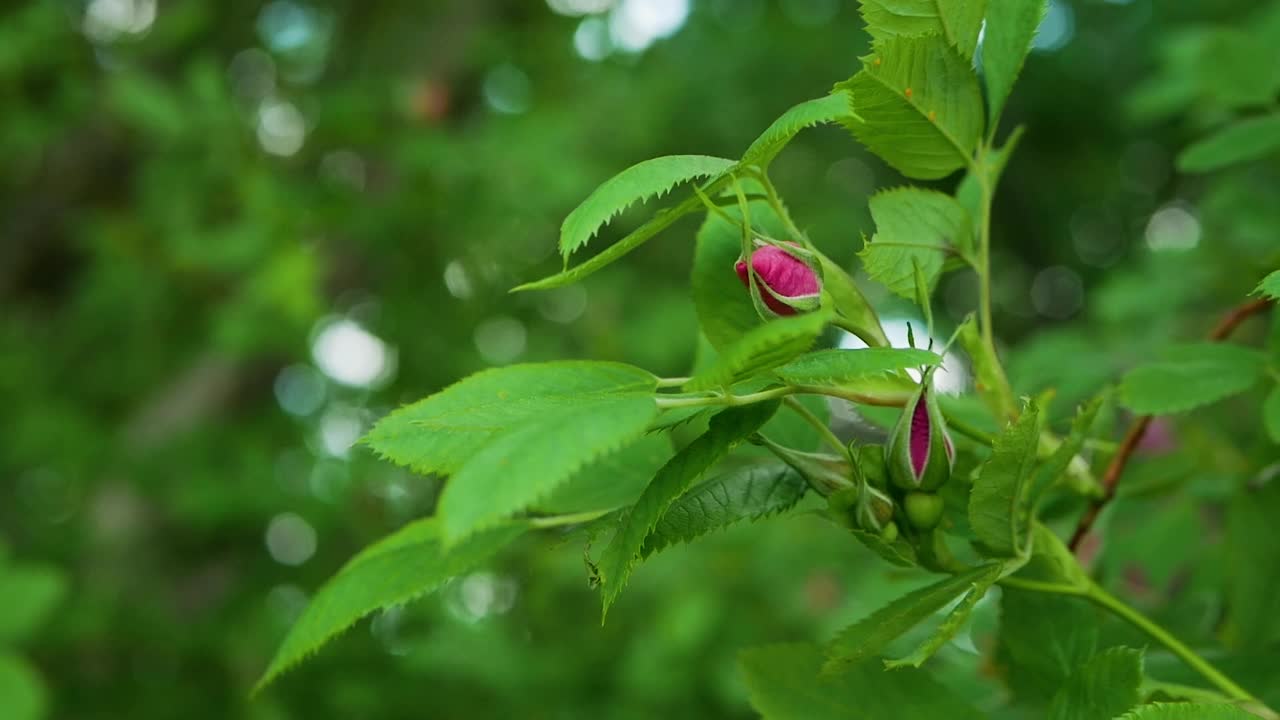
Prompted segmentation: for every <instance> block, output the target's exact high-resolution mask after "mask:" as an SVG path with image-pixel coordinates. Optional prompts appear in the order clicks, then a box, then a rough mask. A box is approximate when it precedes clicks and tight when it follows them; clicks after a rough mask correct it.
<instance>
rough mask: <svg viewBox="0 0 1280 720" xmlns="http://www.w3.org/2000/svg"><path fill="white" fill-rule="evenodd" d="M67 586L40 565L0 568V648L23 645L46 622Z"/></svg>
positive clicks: (58, 573) (46, 567) (53, 569)
mask: <svg viewBox="0 0 1280 720" xmlns="http://www.w3.org/2000/svg"><path fill="white" fill-rule="evenodd" d="M66 590H67V583H66V579H65V578H64V577H63V575H62V573H61V572H59V571H58V570H57V569H56V568H53V567H48V566H43V565H8V566H5V565H0V598H4V601H3V604H4V611H3V612H0V645H6V644H11V643H18V642H22V641H24V640H26V639H28V638H30V637H31V636H32V634H33V633H35V631H36V630H38V629H39V628H40V625H41V624H43V623H44V621H45V620H46V619H48V617H49V615H50V614H51V613H52V612H53V611H54V610H55V609H56V608H57V606H58V603H59V602H61V601H62V597H63V595H65V594H66Z"/></svg>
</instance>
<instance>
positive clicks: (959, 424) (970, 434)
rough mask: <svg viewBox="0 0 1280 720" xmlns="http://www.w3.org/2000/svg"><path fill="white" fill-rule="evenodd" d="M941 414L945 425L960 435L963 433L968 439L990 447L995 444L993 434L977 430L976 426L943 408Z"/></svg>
mask: <svg viewBox="0 0 1280 720" xmlns="http://www.w3.org/2000/svg"><path fill="white" fill-rule="evenodd" d="M942 415H943V417H945V418H946V419H947V427H949V428H951V429H952V430H955V431H956V432H958V433H960V434H961V435H964V436H965V437H967V438H969V439H970V440H974V441H976V442H978V443H981V444H982V445H986V446H987V447H991V446H992V445H994V444H995V441H996V439H995V436H993V435H992V434H991V433H988V432H984V431H982V430H979V429H978V428H976V427H974V426H972V425H970V424H969V423H967V422H965V421H963V420H961V419H959V418H957V417H956V416H955V415H953V414H951V413H949V412H947V411H945V410H944V411H942Z"/></svg>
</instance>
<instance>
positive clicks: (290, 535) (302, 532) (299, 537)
mask: <svg viewBox="0 0 1280 720" xmlns="http://www.w3.org/2000/svg"><path fill="white" fill-rule="evenodd" d="M266 542H267V552H269V553H271V558H272V559H273V560H275V561H276V562H278V563H280V564H282V565H301V564H302V563H304V562H306V561H307V560H310V559H311V556H312V555H314V554H315V552H316V531H315V528H313V527H311V524H310V523H308V522H307V521H306V520H303V519H302V517H301V516H299V515H297V514H295V513H280V514H279V515H276V516H275V517H273V518H271V522H270V523H268V524H267V536H266Z"/></svg>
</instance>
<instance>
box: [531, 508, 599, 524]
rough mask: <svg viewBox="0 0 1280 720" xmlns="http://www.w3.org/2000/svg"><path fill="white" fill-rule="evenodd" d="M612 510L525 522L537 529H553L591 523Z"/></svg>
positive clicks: (553, 516)
mask: <svg viewBox="0 0 1280 720" xmlns="http://www.w3.org/2000/svg"><path fill="white" fill-rule="evenodd" d="M610 512H612V511H610V510H590V511H587V512H580V513H570V514H568V515H547V516H545V517H531V518H526V520H525V522H527V523H529V525H530V526H531V527H535V528H553V527H560V526H562V525H578V524H580V523H584V522H591V521H592V520H595V519H597V518H601V517H604V516H605V515H608V514H609V513H610Z"/></svg>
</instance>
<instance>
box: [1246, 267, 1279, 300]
mask: <svg viewBox="0 0 1280 720" xmlns="http://www.w3.org/2000/svg"><path fill="white" fill-rule="evenodd" d="M1253 292H1254V293H1255V294H1258V295H1265V296H1266V297H1269V298H1271V299H1272V300H1280V270H1276V271H1275V272H1273V273H1271V274H1270V275H1268V276H1266V277H1264V278H1262V282H1260V283H1258V287H1257V289H1255V290H1254V291H1253Z"/></svg>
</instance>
